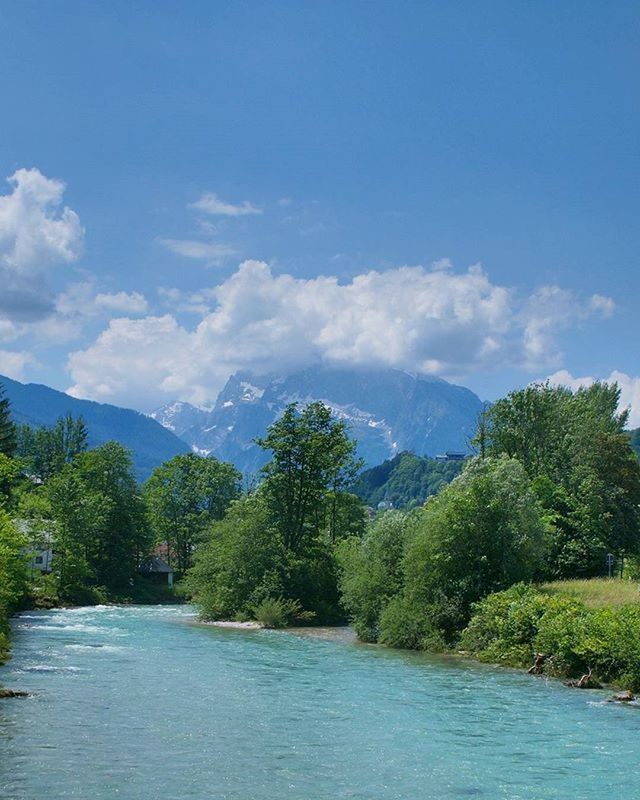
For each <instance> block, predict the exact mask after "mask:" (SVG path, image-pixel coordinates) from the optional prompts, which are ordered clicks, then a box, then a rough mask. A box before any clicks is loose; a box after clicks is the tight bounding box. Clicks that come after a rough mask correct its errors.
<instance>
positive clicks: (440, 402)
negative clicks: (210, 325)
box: [151, 367, 484, 474]
mask: <svg viewBox="0 0 640 800" xmlns="http://www.w3.org/2000/svg"><path fill="white" fill-rule="evenodd" d="M314 400H318V401H321V402H323V403H325V405H327V406H328V407H329V408H330V409H331V410H332V411H333V413H334V416H336V417H337V418H338V419H342V420H344V421H345V422H346V423H347V425H348V427H349V428H350V432H351V435H353V436H354V438H356V440H357V441H358V450H359V454H360V455H361V456H362V457H363V458H364V461H365V464H366V465H367V466H373V465H375V464H380V463H381V462H383V461H384V460H386V459H388V458H393V457H394V456H395V455H397V454H398V453H400V452H402V451H405V450H410V451H412V452H415V453H416V455H419V456H431V457H433V456H435V455H437V454H438V453H440V452H443V451H444V450H460V451H462V452H468V451H469V446H468V440H469V438H470V437H471V436H472V435H473V433H474V431H475V426H476V420H477V416H478V414H479V413H480V411H481V410H482V408H483V407H484V404H483V403H482V401H481V400H480V399H479V398H478V397H477V395H475V394H474V393H473V392H472V391H471V390H470V389H467V388H465V387H463V386H456V385H455V384H451V383H448V382H447V381H445V380H443V379H442V378H436V377H423V376H418V375H415V374H412V373H408V372H404V371H402V370H394V369H378V370H372V369H368V370H364V369H363V370H345V369H337V368H331V367H320V368H309V369H306V370H301V371H299V372H295V373H292V374H291V375H285V376H276V375H263V376H260V375H256V374H254V373H250V372H246V371H241V372H237V373H235V374H234V375H232V376H231V377H230V378H229V380H228V381H227V383H226V384H225V386H224V387H223V389H222V391H221V392H220V393H219V395H218V397H217V399H216V402H215V404H214V406H213V408H212V409H211V410H210V411H207V410H206V409H201V408H200V409H199V408H196V407H195V406H191V405H190V404H188V403H172V404H169V405H168V406H163V407H161V408H159V409H156V410H155V411H154V412H152V414H151V416H152V418H153V419H155V420H157V421H158V422H160V423H161V424H163V425H166V426H167V427H170V429H171V430H173V431H174V433H175V434H176V435H177V436H179V437H180V438H181V439H182V440H183V441H185V442H186V443H188V444H189V445H190V446H191V448H192V449H193V450H194V451H195V452H200V453H203V454H209V453H212V454H213V455H215V456H216V457H217V458H221V459H223V460H227V461H232V462H233V463H234V464H235V465H236V466H237V467H238V468H239V469H240V470H241V471H242V472H244V473H245V474H253V473H255V472H257V471H258V470H259V468H260V467H261V466H262V465H263V464H264V463H265V461H266V459H267V454H265V453H264V452H263V451H262V450H260V448H258V447H257V446H256V445H255V444H254V443H253V440H254V439H255V438H257V437H259V436H263V435H264V433H265V431H266V429H267V427H268V426H269V425H270V424H271V423H272V422H274V421H275V419H277V417H278V416H280V414H281V413H282V411H283V410H284V408H285V407H286V405H288V404H289V403H291V402H298V403H300V404H301V405H304V404H306V403H309V402H312V401H314Z"/></svg>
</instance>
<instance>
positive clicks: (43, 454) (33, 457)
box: [17, 414, 88, 481]
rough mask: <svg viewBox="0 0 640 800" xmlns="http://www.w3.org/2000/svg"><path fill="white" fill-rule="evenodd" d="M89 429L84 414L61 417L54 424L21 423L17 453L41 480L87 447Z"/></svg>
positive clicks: (52, 473) (58, 469)
mask: <svg viewBox="0 0 640 800" xmlns="http://www.w3.org/2000/svg"><path fill="white" fill-rule="evenodd" d="M87 442H88V432H87V427H86V425H85V423H84V420H83V418H82V417H78V418H77V419H74V418H73V417H72V416H71V414H67V416H66V417H61V418H60V419H58V420H57V422H56V423H55V425H53V426H52V427H45V426H41V427H39V428H32V427H31V426H30V425H21V426H20V427H19V428H18V432H17V454H18V455H19V457H20V458H21V459H22V460H23V461H24V462H25V463H26V465H27V469H28V470H29V472H30V473H31V474H32V475H33V476H34V477H36V478H38V479H39V480H41V481H46V480H48V479H49V478H50V477H51V476H52V475H55V474H56V473H58V472H60V471H61V470H62V469H63V467H64V465H65V464H69V463H70V462H71V461H73V459H74V458H75V457H76V456H78V455H80V453H84V452H85V451H86V449H87Z"/></svg>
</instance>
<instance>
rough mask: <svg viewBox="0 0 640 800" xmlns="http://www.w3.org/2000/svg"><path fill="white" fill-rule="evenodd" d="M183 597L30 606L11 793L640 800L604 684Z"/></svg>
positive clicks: (23, 633)
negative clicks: (226, 619) (178, 600)
mask: <svg viewBox="0 0 640 800" xmlns="http://www.w3.org/2000/svg"><path fill="white" fill-rule="evenodd" d="M195 619H196V617H195V611H194V609H193V608H191V607H188V606H181V607H175V606H174V607H157V606H156V607H101V606H98V607H93V608H79V609H69V610H55V611H47V612H28V613H25V614H23V615H21V616H19V617H17V618H16V619H15V620H14V655H13V658H12V660H11V661H10V662H8V663H7V664H6V665H5V666H4V667H2V668H0V684H2V685H4V686H6V687H9V688H19V689H25V690H27V691H28V692H29V693H30V696H29V697H27V698H16V699H3V700H0V797H2V798H3V800H45V798H46V800H51V799H52V798H55V799H56V800H60V799H61V798H83V800H84V799H85V798H92V800H113V798H118V797H121V798H124V800H143V799H144V800H156V799H162V800H187V798H194V800H221V799H225V800H226V799H227V798H228V800H283V798H291V799H293V798H296V800H316V799H317V800H320V798H322V799H323V800H327V798H361V799H362V800H365V799H366V800H376V799H377V798H380V800H391V799H392V798H393V799H394V800H412V799H413V798H420V800H430V799H431V798H433V800H446V799H447V798H470V797H474V798H487V800H495V799H496V798H510V800H516V798H522V799H523V800H525V799H526V800H533V799H534V798H535V800H542V799H543V798H554V799H559V798H571V800H575V799H576V798H580V800H588V799H589V798H594V800H595V799H596V798H597V799H598V800H601V799H602V798H603V797H608V796H625V797H640V771H638V770H636V769H634V768H633V765H634V764H637V763H638V762H639V761H640V736H639V735H638V733H639V731H640V712H638V711H636V710H633V709H631V708H626V707H624V706H619V705H615V704H608V703H606V702H604V701H605V698H606V697H607V696H608V695H610V692H609V693H605V692H602V693H600V692H588V693H587V692H579V691H575V690H574V691H572V690H569V689H567V688H565V687H564V686H563V685H562V684H561V683H559V682H555V681H547V680H544V679H539V678H538V679H537V678H532V677H530V676H527V675H523V674H520V673H516V672H511V671H509V670H505V669H501V668H498V667H491V666H485V665H481V664H476V663H473V662H469V661H464V660H457V659H452V658H447V657H430V656H425V655H424V654H415V653H405V652H398V651H389V650H385V649H383V648H380V647H372V646H366V645H360V644H356V643H355V642H353V641H352V639H350V638H349V637H348V636H347V635H342V633H341V632H338V633H336V634H332V635H326V636H322V635H320V636H318V635H314V636H310V635H295V634H294V633H287V632H280V631H265V630H261V631H251V630H246V631H245V630H229V629H220V628H215V627H208V626H202V625H196V624H194V623H195Z"/></svg>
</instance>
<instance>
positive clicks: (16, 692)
mask: <svg viewBox="0 0 640 800" xmlns="http://www.w3.org/2000/svg"><path fill="white" fill-rule="evenodd" d="M0 697H29V692H25V691H23V690H22V689H5V688H3V687H2V686H0Z"/></svg>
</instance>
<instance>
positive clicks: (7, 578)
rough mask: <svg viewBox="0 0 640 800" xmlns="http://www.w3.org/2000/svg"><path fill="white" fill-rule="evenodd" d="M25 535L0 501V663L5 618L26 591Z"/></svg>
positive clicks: (5, 652)
mask: <svg viewBox="0 0 640 800" xmlns="http://www.w3.org/2000/svg"><path fill="white" fill-rule="evenodd" d="M26 547H27V541H26V538H25V537H24V536H23V535H22V534H21V533H20V532H19V530H18V529H17V527H16V526H15V524H14V523H13V522H12V520H11V518H10V517H9V515H8V514H7V512H6V510H5V509H4V508H3V507H2V504H1V503H0V664H1V663H2V662H3V661H4V660H5V659H6V658H7V656H8V652H9V625H8V617H9V616H10V615H11V614H12V613H13V612H14V611H15V610H16V608H17V606H18V604H19V603H20V601H21V600H22V598H23V597H24V596H25V595H26V593H27V561H28V557H27V556H26V554H25V551H26Z"/></svg>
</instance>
